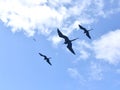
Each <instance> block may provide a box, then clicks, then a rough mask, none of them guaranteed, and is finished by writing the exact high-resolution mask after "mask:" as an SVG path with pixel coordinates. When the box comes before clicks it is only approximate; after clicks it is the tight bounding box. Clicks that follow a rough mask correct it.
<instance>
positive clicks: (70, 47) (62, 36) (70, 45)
mask: <svg viewBox="0 0 120 90" xmlns="http://www.w3.org/2000/svg"><path fill="white" fill-rule="evenodd" d="M57 32H58V35H59V37H61V38H64V40H65V42H64V44H67V48H68V49H69V50H70V51H71V52H72V53H73V54H74V55H75V52H74V50H73V48H72V41H74V40H76V39H78V38H76V39H72V40H70V39H69V38H68V37H67V36H65V35H63V34H62V32H60V30H59V29H58V28H57Z"/></svg>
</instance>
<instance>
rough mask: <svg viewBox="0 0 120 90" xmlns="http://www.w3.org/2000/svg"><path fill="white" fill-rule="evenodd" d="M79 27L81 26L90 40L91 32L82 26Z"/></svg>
mask: <svg viewBox="0 0 120 90" xmlns="http://www.w3.org/2000/svg"><path fill="white" fill-rule="evenodd" d="M78 26H79V28H80V29H82V30H84V33H85V34H86V36H87V37H88V38H89V39H91V36H90V34H89V31H90V30H87V29H86V28H84V27H83V26H81V25H78ZM91 30H92V29H91Z"/></svg>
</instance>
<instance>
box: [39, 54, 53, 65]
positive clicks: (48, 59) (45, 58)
mask: <svg viewBox="0 0 120 90" xmlns="http://www.w3.org/2000/svg"><path fill="white" fill-rule="evenodd" d="M39 55H40V56H42V57H44V60H46V62H47V63H48V64H49V65H52V64H51V62H50V59H51V57H49V58H48V57H47V56H46V55H43V54H41V53H39Z"/></svg>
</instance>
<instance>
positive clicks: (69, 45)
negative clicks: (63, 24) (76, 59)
mask: <svg viewBox="0 0 120 90" xmlns="http://www.w3.org/2000/svg"><path fill="white" fill-rule="evenodd" d="M67 48H68V49H69V50H70V51H71V52H72V53H73V54H75V52H74V50H73V48H72V43H68V45H67Z"/></svg>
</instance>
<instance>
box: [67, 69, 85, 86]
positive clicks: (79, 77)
mask: <svg viewBox="0 0 120 90" xmlns="http://www.w3.org/2000/svg"><path fill="white" fill-rule="evenodd" d="M67 71H68V73H69V75H70V76H71V77H72V78H74V79H76V80H78V81H79V82H80V84H82V85H84V84H85V82H86V80H85V79H84V77H83V76H82V75H81V74H80V72H79V71H78V70H77V69H76V68H68V69H67Z"/></svg>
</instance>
